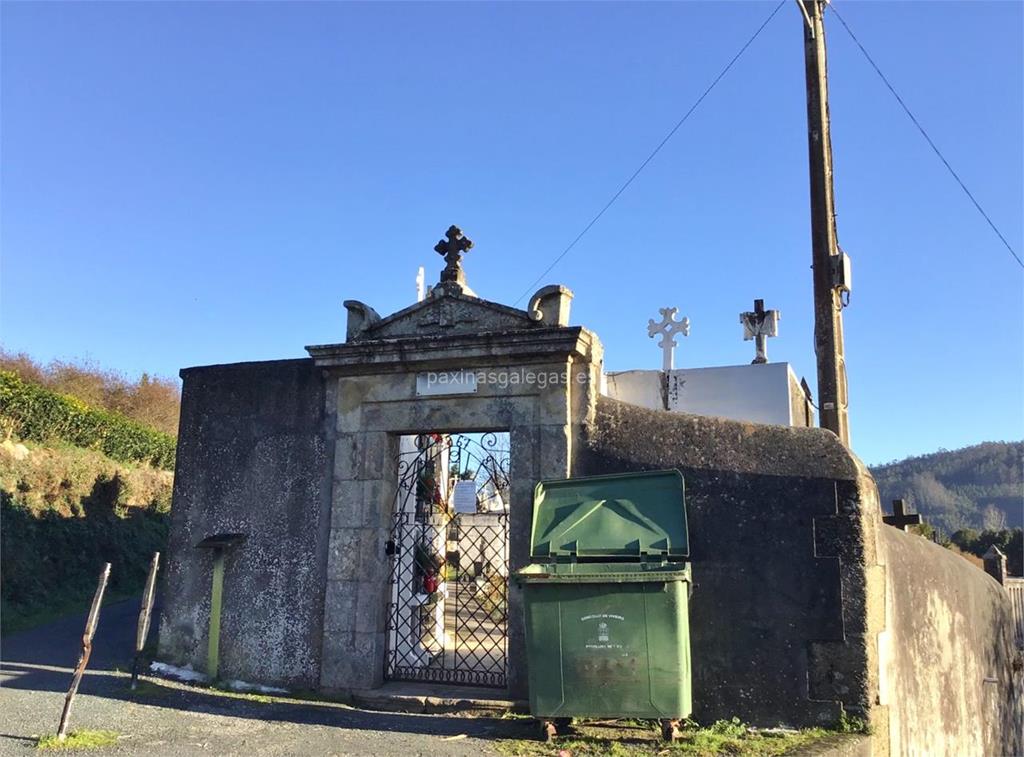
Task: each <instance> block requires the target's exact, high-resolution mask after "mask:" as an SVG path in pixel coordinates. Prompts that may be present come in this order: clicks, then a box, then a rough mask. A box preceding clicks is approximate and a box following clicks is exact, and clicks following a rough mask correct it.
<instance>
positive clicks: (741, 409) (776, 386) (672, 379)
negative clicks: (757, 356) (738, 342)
mask: <svg viewBox="0 0 1024 757" xmlns="http://www.w3.org/2000/svg"><path fill="white" fill-rule="evenodd" d="M602 393H603V394H604V395H606V396H608V397H611V398H612V399H616V400H619V401H620V402H628V403H629V404H631V405H638V406H640V407H646V408H648V409H651V410H664V409H668V410H670V411H674V412H680V413H692V414H694V415H710V416H715V417H718V418H729V419H731V420H737V421H749V422H754V423H774V424H778V425H783V426H808V425H813V417H811V418H809V417H808V413H807V409H806V407H805V403H804V401H803V390H802V389H801V388H800V380H799V379H798V378H797V376H796V374H795V373H794V372H793V369H792V367H791V366H790V365H789V363H764V364H759V365H728V366H719V367H714V368H677V369H675V370H672V371H669V372H668V375H667V379H666V377H665V374H663V373H662V371H647V370H638V371H621V372H617V373H608V374H606V376H605V381H604V384H603V386H602ZM666 400H667V408H666Z"/></svg>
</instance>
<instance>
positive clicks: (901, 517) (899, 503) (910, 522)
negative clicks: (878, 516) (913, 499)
mask: <svg viewBox="0 0 1024 757" xmlns="http://www.w3.org/2000/svg"><path fill="white" fill-rule="evenodd" d="M892 512H893V514H892V515H883V516H882V522H883V523H888V524H889V525H890V526H895V527H896V528H898V529H900V530H901V531H906V530H907V526H918V525H920V524H922V523H923V522H924V521H923V520H922V519H921V514H920V513H908V512H907V505H906V503H905V502H904V501H903V500H902V499H894V500H893V501H892Z"/></svg>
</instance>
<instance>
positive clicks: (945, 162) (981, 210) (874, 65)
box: [828, 3, 1024, 268]
mask: <svg viewBox="0 0 1024 757" xmlns="http://www.w3.org/2000/svg"><path fill="white" fill-rule="evenodd" d="M828 8H829V9H830V10H831V11H832V12H833V13H834V14H835V16H836V18H838V19H839V23H840V24H842V25H843V28H844V29H846V33H847V34H849V35H850V39H852V40H853V43H854V44H855V45H856V46H857V47H858V48H860V51H861V52H862V53H863V54H864V57H865V58H866V59H867V61H868V63H870V64H871V67H872V68H873V69H875V73H876V74H878V77H879V78H880V79H881V80H882V83H883V84H885V86H886V87H887V88H888V90H889V91H890V92H891V93H892V96H893V97H895V98H896V102H898V103H899V104H900V107H901V108H903V112H904V113H906V114H907V116H908V117H909V118H910V120H911V121H912V122H913V124H914V126H916V127H917V130H918V131H919V132H921V136H922V137H924V138H925V141H926V142H928V145H929V147H931V148H932V150H933V151H934V152H935V154H936V155H938V156H939V160H941V161H942V164H943V165H944V166H945V167H946V170H947V171H949V173H950V175H951V176H952V177H953V178H954V179H955V180H956V183H957V184H959V185H960V188H961V189H962V190H963V191H964V194H966V195H967V197H968V198H969V199H970V201H971V202H972V203H974V207H975V208H977V210H978V212H979V213H981V217H982V218H984V219H985V220H986V221H987V222H988V225H989V226H990V227H992V231H994V232H995V233H996V236H997V237H999V240H1000V241H1001V242H1002V243H1003V244H1004V245H1005V246H1006V249H1007V250H1009V252H1010V254H1011V255H1013V259H1014V260H1016V261H1017V265H1019V266H1020V267H1021V268H1024V260H1021V257H1020V255H1018V254H1017V252H1016V251H1015V250H1014V249H1013V247H1011V246H1010V243H1009V242H1007V241H1006V237H1004V236H1003V233H1002V232H1001V231H999V229H998V228H996V225H995V224H994V223H993V222H992V219H991V218H990V217H989V215H988V213H986V212H985V209H984V208H982V207H981V203H979V202H978V201H977V199H975V197H974V195H973V194H971V190H969V189H968V188H967V185H966V184H964V182H963V179H961V178H960V175H959V174H958V173H957V172H956V171H955V170H954V169H953V166H951V165H950V164H949V161H948V160H946V157H945V156H944V155H943V154H942V151H941V150H939V148H938V146H937V145H936V144H935V142H933V141H932V138H931V137H930V136H928V132H926V131H925V130H924V127H923V126H921V122H920V121H918V120H917V118H916V117H915V116H914V114H913V113H912V112H911V111H910V108H909V107H907V104H906V102H904V101H903V98H902V97H900V95H899V93H898V92H897V91H896V88H895V87H893V85H892V83H891V82H890V81H889V79H888V78H887V77H886V75H885V74H884V73H882V69H880V68H879V67H878V64H877V63H875V60H874V58H872V57H871V55H870V54H869V53H868V51H867V49H865V47H864V45H862V44H861V41H860V40H859V39H857V35H856V34H854V33H853V29H851V28H850V25H849V24H847V23H846V19H844V18H843V17H842V15H841V14H840V13H839V11H838V10H836V6H835V5H834V4H832V3H829V4H828Z"/></svg>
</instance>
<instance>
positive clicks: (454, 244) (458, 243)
mask: <svg viewBox="0 0 1024 757" xmlns="http://www.w3.org/2000/svg"><path fill="white" fill-rule="evenodd" d="M444 235H445V236H446V237H447V239H442V240H441V241H440V242H438V243H437V244H436V245H434V251H435V252H436V253H437V254H438V255H443V256H444V262H445V263H446V264H447V265H445V267H444V270H443V271H441V281H456V282H458V283H460V284H462V283H464V278H465V277H464V276H463V275H462V254H463V253H464V252H467V251H468V250H471V249H473V240H471V239H470V238H469V237H467V236H465V235H464V234H463V233H462V229H460V228H459V227H458V226H454V225H452V226H450V227H449V228H448V231H446V232H445V233H444Z"/></svg>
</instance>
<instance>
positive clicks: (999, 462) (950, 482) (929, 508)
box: [871, 442, 1024, 534]
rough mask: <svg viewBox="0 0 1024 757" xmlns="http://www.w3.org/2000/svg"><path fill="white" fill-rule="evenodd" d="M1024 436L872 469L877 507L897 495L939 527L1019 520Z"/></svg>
mask: <svg viewBox="0 0 1024 757" xmlns="http://www.w3.org/2000/svg"><path fill="white" fill-rule="evenodd" d="M1022 466H1024V442H985V443H984V444H978V445H975V446H973V447H965V448H963V449H958V450H939V451H938V452H934V453H932V454H930V455H921V456H920V457H908V458H907V459H906V460H900V461H898V462H893V463H888V464H886V465H879V466H875V467H873V468H872V469H871V472H872V474H874V477H875V481H876V482H877V483H878V492H879V495H880V497H881V500H882V507H883V508H884V509H885V510H886V511H887V512H889V511H891V505H892V500H894V499H899V498H902V499H904V500H906V501H907V504H908V505H910V506H912V507H913V508H914V509H916V510H917V511H918V512H920V513H921V514H923V515H924V516H925V521H926V522H928V523H930V524H931V525H932V526H934V527H935V528H936V529H938V530H939V531H942V532H945V533H946V534H952V533H955V532H956V531H959V530H961V529H964V528H971V529H975V530H978V531H999V530H1002V529H1004V528H1021V527H1022V526H1024V473H1022Z"/></svg>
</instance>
